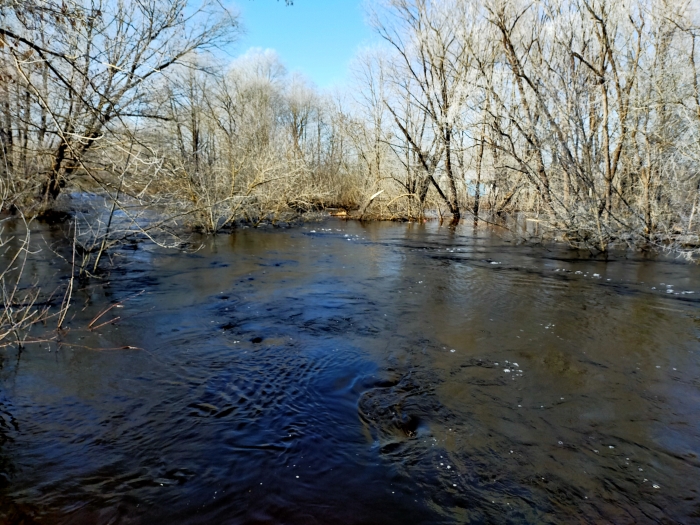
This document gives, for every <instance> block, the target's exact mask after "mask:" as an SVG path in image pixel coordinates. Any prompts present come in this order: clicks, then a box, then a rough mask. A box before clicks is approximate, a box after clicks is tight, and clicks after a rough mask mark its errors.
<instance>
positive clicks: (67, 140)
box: [0, 0, 700, 252]
mask: <svg viewBox="0 0 700 525" xmlns="http://www.w3.org/2000/svg"><path fill="white" fill-rule="evenodd" d="M291 8H293V7H291ZM698 16H699V15H698V10H697V8H696V7H695V5H694V3H693V2H692V1H688V0H633V1H625V2H612V1H610V0H536V1H521V0H441V1H439V2H437V1H429V0H384V1H382V2H379V3H375V5H374V7H372V8H371V12H370V18H371V21H372V24H373V25H374V27H375V29H376V31H377V33H378V34H379V35H380V36H381V39H382V44H381V45H377V46H375V47H374V48H370V49H366V50H363V51H362V52H361V53H360V54H359V55H358V57H357V58H356V60H355V65H354V81H353V85H352V86H350V87H348V89H347V90H346V91H345V92H344V93H336V94H333V95H332V94H329V93H322V92H320V91H319V90H318V89H316V88H315V87H314V86H312V85H311V84H310V83H309V82H308V81H306V80H305V79H304V78H303V77H301V76H299V75H296V74H290V73H288V72H287V71H286V69H285V68H284V66H283V64H281V62H280V60H279V58H278V57H277V56H276V55H275V54H274V53H273V52H270V51H263V50H251V51H249V52H248V53H246V54H245V55H243V56H241V57H238V58H236V59H234V60H233V61H229V62H228V63H225V61H223V60H222V59H221V55H220V53H218V54H217V53H216V50H219V49H223V48H225V47H226V46H228V45H229V44H231V43H232V42H233V41H235V39H236V38H237V36H238V34H239V32H240V20H239V17H238V16H237V15H235V14H234V13H232V12H229V11H227V10H225V9H223V8H222V7H221V5H220V4H219V3H218V2H213V1H212V2H202V3H197V4H196V5H195V4H188V2H187V1H186V0H169V1H167V2H165V1H158V0H139V1H138V2H126V1H121V0H102V1H99V0H92V1H90V2H75V1H71V2H66V1H63V2H60V3H59V2H56V1H43V2H38V3H37V2H31V3H30V2H24V1H21V2H20V1H17V0H2V1H0V79H1V82H0V155H1V156H2V157H1V158H0V161H1V162H0V182H1V185H2V186H1V188H0V190H1V192H2V193H1V195H2V202H3V206H4V208H5V209H8V210H11V209H18V210H21V211H23V212H24V213H27V214H32V213H42V212H43V211H44V210H46V209H50V208H51V207H52V206H54V205H55V203H56V202H57V200H60V199H61V198H62V195H63V194H65V193H66V192H76V191H94V192H99V193H100V194H102V195H105V196H107V200H106V202H111V203H112V205H113V208H112V209H114V206H117V207H118V208H120V209H127V206H126V205H125V204H124V203H126V202H128V205H129V206H131V207H135V206H137V205H142V206H144V207H145V208H150V209H152V208H158V209H160V210H163V211H164V212H166V213H169V214H171V216H175V215H177V216H179V217H181V218H182V219H183V220H185V221H186V222H188V223H189V224H191V225H192V226H194V227H197V228H201V229H203V230H206V231H218V230H220V229H222V228H226V227H230V226H231V225H232V224H235V222H236V221H237V220H246V221H248V222H252V223H257V222H260V221H263V220H273V221H274V220H278V219H280V218H284V217H287V216H291V215H294V214H296V213H300V212H303V211H309V210H314V209H323V208H329V207H335V208H338V207H342V208H345V209H347V210H352V209H357V210H358V211H357V212H356V214H357V215H358V216H362V217H363V218H364V217H379V218H399V219H421V218H424V217H426V216H430V215H431V214H438V215H439V216H440V217H447V218H450V219H452V220H456V221H457V220H460V219H464V218H465V217H469V218H474V219H476V220H488V221H499V220H503V219H502V218H504V217H513V216H514V215H517V214H520V215H523V216H526V217H527V218H529V219H530V220H535V221H538V222H537V223H538V224H539V225H541V226H542V228H544V229H545V230H546V231H548V232H550V233H551V234H552V235H554V236H557V237H559V238H561V239H564V240H566V241H567V242H569V243H571V244H572V245H574V246H578V247H586V248H592V249H595V250H599V251H606V250H608V249H609V247H610V246H612V245H615V244H626V245H628V246H630V247H634V248H639V247H651V248H664V247H672V248H675V249H678V250H681V251H683V250H686V251H690V252H692V251H693V250H694V249H695V247H696V246H697V245H698V244H700V241H699V239H698V232H699V229H698V221H697V218H696V215H697V208H698V206H699V203H698V199H699V198H700V174H699V171H698V167H699V161H700V88H699V82H700V77H699V75H700V71H699V69H700V64H699V60H700V59H699V58H698V54H699V53H700V49H699V47H700V42H699V37H700V24H699V23H698V21H699V18H698ZM115 203H116V204H115Z"/></svg>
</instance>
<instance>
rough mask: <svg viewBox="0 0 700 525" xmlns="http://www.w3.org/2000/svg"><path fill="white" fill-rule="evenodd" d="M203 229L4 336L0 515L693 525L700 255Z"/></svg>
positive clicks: (453, 235)
mask: <svg viewBox="0 0 700 525" xmlns="http://www.w3.org/2000/svg"><path fill="white" fill-rule="evenodd" d="M202 242H203V246H202V248H201V249H200V250H198V251H195V252H188V253H184V252H177V251H168V250H162V249H159V248H154V247H148V246H146V245H144V244H141V245H136V246H131V247H129V249H123V250H121V251H120V252H119V253H117V254H116V255H115V258H114V268H113V269H112V270H111V272H110V274H109V276H108V277H106V278H105V279H103V280H96V279H93V280H92V281H90V282H89V283H88V285H87V286H85V287H83V288H81V289H78V290H76V293H75V295H74V300H73V308H72V310H71V313H70V315H69V321H68V327H69V328H70V330H69V331H68V332H67V333H66V334H64V335H63V336H62V338H63V341H64V344H63V345H62V346H60V347H57V346H56V344H55V343H50V344H42V345H30V346H29V347H27V348H26V349H25V350H24V351H22V352H21V354H20V353H18V352H17V350H16V349H10V348H6V349H3V350H0V363H1V369H0V389H1V390H0V522H7V523H24V524H30V523H41V524H44V523H46V524H82V523H85V524H88V523H90V524H92V523H100V524H102V523H105V524H106V523H109V524H132V523H133V524H148V525H155V524H213V523H216V524H271V523H275V524H276V523H279V524H282V523H284V524H309V523H318V524H330V523H333V524H348V525H349V524H374V523H381V524H383V525H388V524H406V523H431V524H441V523H444V524H456V523H499V524H501V523H514V524H515V523H538V524H539V523H552V524H560V523H603V522H614V523H617V524H627V523H630V524H631V523H692V522H700V493H699V492H698V491H699V490H700V459H699V458H698V455H699V454H700V417H699V416H700V308H698V306H699V304H700V268H699V267H698V266H696V265H692V264H687V263H685V262H682V261H679V260H677V259H673V258H668V257H661V256H659V257H645V256H643V255H641V254H635V253H623V254H617V255H616V256H614V257H611V258H610V259H608V260H607V261H606V260H602V259H596V258H591V257H589V256H588V255H586V254H581V253H580V252H573V251H569V250H567V249H565V248H564V247H558V246H532V245H526V244H519V243H518V242H516V239H510V238H508V237H507V236H503V235H501V234H500V233H498V232H497V231H495V230H491V229H489V228H485V227H481V228H480V229H478V230H476V231H475V230H474V229H473V228H472V227H471V225H464V226H460V227H458V228H456V229H450V228H448V227H445V226H440V225H439V224H437V223H436V222H429V223H427V224H392V223H369V224H365V225H363V224H360V223H356V222H343V221H340V220H328V221H323V222H318V223H309V224H305V225H303V226H301V227H297V228H292V229H287V230H277V229H275V230H272V229H262V230H261V229H246V230H238V231H236V232H235V233H233V234H231V235H221V236H217V237H212V238H209V239H203V241H202ZM42 257H43V258H42ZM49 261H52V262H51V265H49ZM61 264H63V263H60V262H59V263H57V262H56V261H55V260H54V259H52V258H51V257H50V254H49V252H48V250H46V249H44V250H43V252H42V254H41V255H37V257H36V259H35V261H34V263H33V265H34V266H33V270H34V271H36V272H39V273H42V272H43V273H44V274H47V273H50V272H57V275H59V276H65V273H66V271H67V270H66V268H65V264H63V267H62V266H61ZM42 265H44V266H43V267H42ZM42 268H43V269H42ZM120 301H123V302H122V303H121V304H119V305H118V307H115V308H113V309H112V310H110V311H109V312H107V313H106V314H104V315H103V316H102V317H100V318H99V321H96V322H95V323H93V326H98V325H99V324H102V322H103V321H109V320H110V319H113V318H115V317H117V316H118V317H119V319H118V320H117V321H115V322H114V323H107V324H104V325H103V326H101V327H99V328H97V329H93V330H89V329H88V325H89V324H90V322H91V320H93V319H95V317H96V316H98V315H99V314H100V313H102V312H103V311H104V310H105V309H106V308H107V307H109V306H110V305H113V304H115V303H118V302H120ZM3 520H4V521H3Z"/></svg>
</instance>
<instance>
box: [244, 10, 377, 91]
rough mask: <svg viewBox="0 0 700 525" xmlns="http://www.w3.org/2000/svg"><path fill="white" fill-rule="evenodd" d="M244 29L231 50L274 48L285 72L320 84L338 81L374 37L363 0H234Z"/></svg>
mask: <svg viewBox="0 0 700 525" xmlns="http://www.w3.org/2000/svg"><path fill="white" fill-rule="evenodd" d="M234 5H235V6H236V7H237V9H238V10H239V11H240V13H241V15H242V20H243V25H244V27H245V31H246V34H245V35H244V36H243V37H242V38H241V40H240V41H239V42H238V44H237V45H236V47H235V49H233V50H232V51H233V54H234V55H240V54H243V53H245V52H246V51H247V50H248V49H250V48H251V47H260V48H263V49H268V48H270V49H274V50H275V51H277V53H278V55H279V56H280V58H281V59H282V62H283V63H284V64H285V66H287V69H288V70H289V71H299V72H301V73H303V74H304V75H306V76H307V77H308V78H309V79H310V80H311V81H312V82H314V83H315V84H316V85H317V86H318V87H320V88H328V87H331V86H333V85H336V84H342V83H343V82H344V80H345V79H346V78H347V74H348V65H349V62H350V61H351V59H352V58H353V56H354V55H355V53H356V51H357V49H358V48H360V47H363V46H364V45H368V44H370V43H371V42H373V41H376V38H377V37H376V36H375V34H374V32H373V30H372V29H371V28H370V27H369V26H367V25H366V24H365V14H364V10H363V0H294V5H292V6H286V5H285V2H284V0H279V1H278V0H235V2H234Z"/></svg>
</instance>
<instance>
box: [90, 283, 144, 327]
mask: <svg viewBox="0 0 700 525" xmlns="http://www.w3.org/2000/svg"><path fill="white" fill-rule="evenodd" d="M145 291H146V290H141V291H140V292H137V293H135V294H133V295H130V296H129V297H127V298H125V299H122V300H121V301H118V302H116V303H114V304H113V305H111V306H109V307H108V308H106V309H104V310H102V311H101V312H100V313H99V314H97V316H96V317H95V318H94V319H93V320H92V321H90V324H89V325H88V329H92V328H93V325H94V324H95V323H96V322H97V321H99V320H100V318H101V317H102V316H103V315H105V314H106V313H107V312H109V311H110V310H111V309H112V308H116V307H118V306H121V305H122V304H124V303H125V302H126V301H128V300H129V299H133V298H134V297H138V296H139V295H141V294H142V293H144V292H145ZM117 319H119V317H117V318H116V319H112V321H116V320H117ZM108 323H110V321H107V322H106V323H102V324H101V325H99V326H96V327H95V328H99V327H100V326H104V325H106V324H108Z"/></svg>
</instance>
